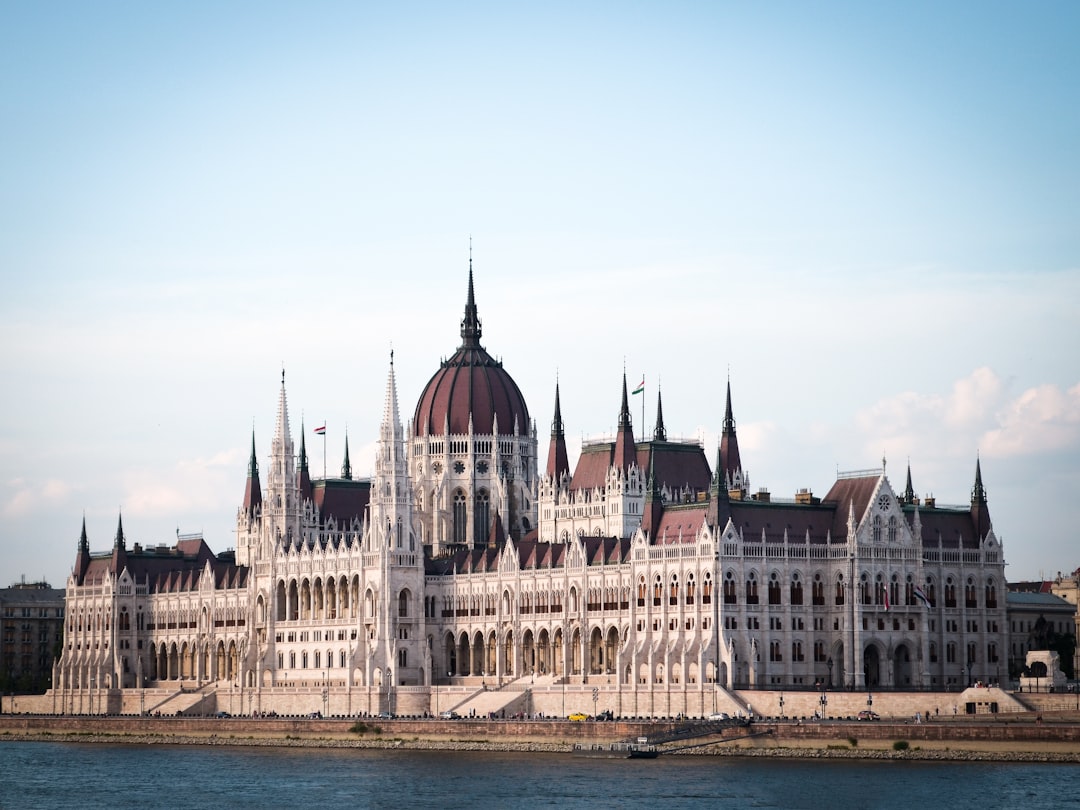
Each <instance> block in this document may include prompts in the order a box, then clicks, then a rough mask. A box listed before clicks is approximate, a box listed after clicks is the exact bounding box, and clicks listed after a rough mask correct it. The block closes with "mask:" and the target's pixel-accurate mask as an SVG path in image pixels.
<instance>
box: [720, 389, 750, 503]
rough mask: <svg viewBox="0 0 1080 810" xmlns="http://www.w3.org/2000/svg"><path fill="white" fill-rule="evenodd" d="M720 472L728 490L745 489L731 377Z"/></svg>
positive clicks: (722, 439)
mask: <svg viewBox="0 0 1080 810" xmlns="http://www.w3.org/2000/svg"><path fill="white" fill-rule="evenodd" d="M720 463H721V464H722V465H723V466H722V467H721V469H720V473H721V475H722V476H723V486H725V487H726V488H727V489H728V490H732V489H745V487H746V480H745V476H744V475H743V472H742V458H741V457H740V456H739V439H738V436H736V435H735V416H734V415H733V411H732V408H731V378H730V377H729V378H728V381H727V399H726V402H725V404H724V429H723V433H722V434H721V436H720Z"/></svg>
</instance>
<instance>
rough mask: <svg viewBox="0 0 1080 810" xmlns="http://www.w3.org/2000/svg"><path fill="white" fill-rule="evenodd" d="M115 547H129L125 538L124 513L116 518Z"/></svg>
mask: <svg viewBox="0 0 1080 810" xmlns="http://www.w3.org/2000/svg"><path fill="white" fill-rule="evenodd" d="M113 548H115V549H125V548H127V542H126V541H125V540H124V516H123V515H122V514H121V515H119V517H118V518H117V520H116V540H114V541H113Z"/></svg>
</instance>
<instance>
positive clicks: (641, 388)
mask: <svg viewBox="0 0 1080 810" xmlns="http://www.w3.org/2000/svg"><path fill="white" fill-rule="evenodd" d="M630 393H631V394H643V393H645V378H644V377H642V378H641V383H640V384H639V385H638V387H637V388H635V389H634V390H633V391H631V392H630Z"/></svg>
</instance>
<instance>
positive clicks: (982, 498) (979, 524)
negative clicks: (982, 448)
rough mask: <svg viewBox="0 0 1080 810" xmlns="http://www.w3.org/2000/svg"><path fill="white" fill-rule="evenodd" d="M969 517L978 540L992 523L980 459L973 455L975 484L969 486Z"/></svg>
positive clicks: (987, 531)
mask: <svg viewBox="0 0 1080 810" xmlns="http://www.w3.org/2000/svg"><path fill="white" fill-rule="evenodd" d="M971 519H972V523H973V524H974V528H975V536H976V537H977V539H978V542H980V543H981V542H982V541H983V539H984V538H985V537H986V535H987V534H989V532H990V530H991V528H992V525H991V521H990V507H989V506H987V504H986V490H985V489H984V488H983V481H982V461H981V459H979V457H978V456H976V457H975V485H974V486H973V487H972V488H971Z"/></svg>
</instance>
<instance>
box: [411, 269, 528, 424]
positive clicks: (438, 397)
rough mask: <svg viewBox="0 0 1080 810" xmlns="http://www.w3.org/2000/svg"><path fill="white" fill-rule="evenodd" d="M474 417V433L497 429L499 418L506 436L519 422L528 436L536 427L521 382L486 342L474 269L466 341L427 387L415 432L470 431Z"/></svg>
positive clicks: (463, 337)
mask: <svg viewBox="0 0 1080 810" xmlns="http://www.w3.org/2000/svg"><path fill="white" fill-rule="evenodd" d="M470 416H471V417H472V426H473V431H475V432H476V433H479V434H492V433H494V431H493V430H492V425H494V424H495V422H496V420H498V428H499V433H500V434H501V435H504V436H505V435H510V434H512V433H513V432H514V425H515V424H516V425H517V429H518V431H519V432H520V433H521V434H522V435H527V434H528V432H529V430H530V427H531V424H530V422H529V409H528V408H527V407H526V406H525V398H524V397H523V396H522V395H521V391H520V389H519V388H518V387H517V383H515V382H514V380H513V378H512V377H511V376H510V375H509V374H507V373H506V370H505V369H503V367H502V363H501V362H499V361H498V360H496V359H495V358H493V357H492V356H491V355H490V354H488V353H487V351H485V350H484V347H483V346H481V345H480V319H479V318H478V317H477V314H476V298H475V296H474V294H473V277H472V268H471V267H470V268H469V297H468V300H467V301H466V303H465V318H464V319H463V320H462V321H461V345H460V346H459V347H458V350H457V351H456V352H455V353H454V355H453V357H451V358H450V359H449V360H444V361H443V362H442V366H441V368H439V370H438V371H436V372H435V375H434V376H433V377H432V378H431V380H429V381H428V384H427V385H426V386H425V387H424V392H423V393H422V394H421V395H420V401H419V402H418V403H417V405H416V415H415V416H414V417H413V435H414V436H441V435H442V434H443V432H444V431H445V430H446V429H447V427H449V431H450V433H452V434H455V433H456V434H464V433H468V432H469V418H470Z"/></svg>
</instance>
